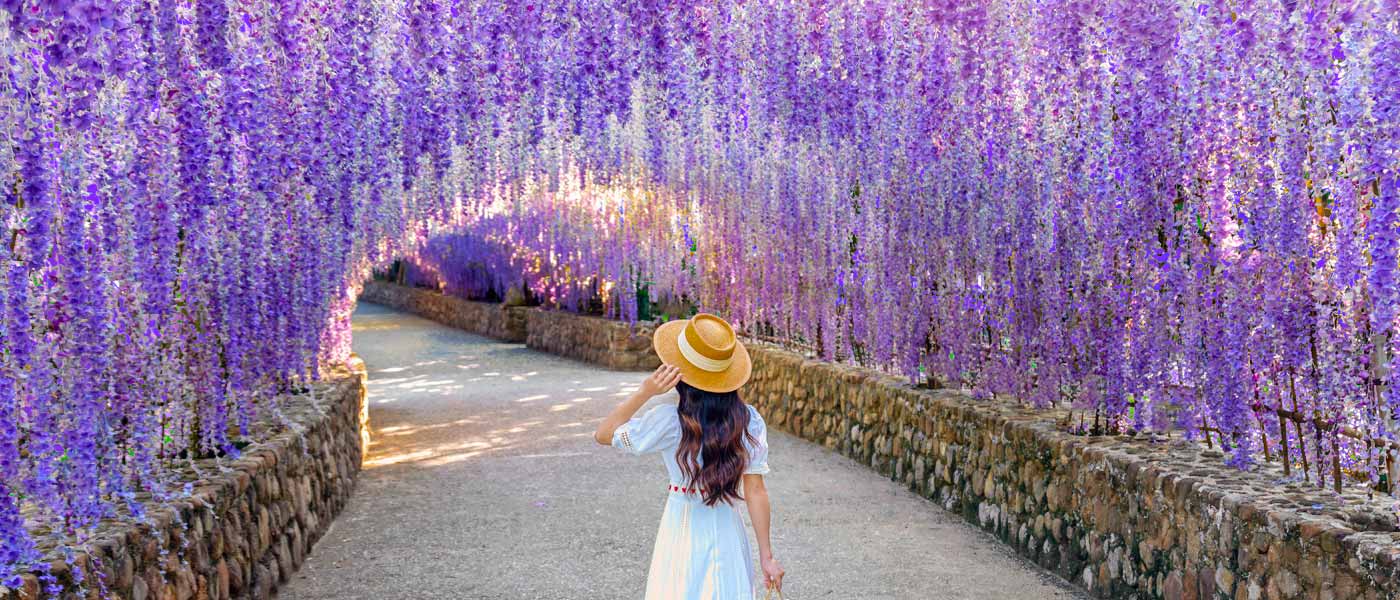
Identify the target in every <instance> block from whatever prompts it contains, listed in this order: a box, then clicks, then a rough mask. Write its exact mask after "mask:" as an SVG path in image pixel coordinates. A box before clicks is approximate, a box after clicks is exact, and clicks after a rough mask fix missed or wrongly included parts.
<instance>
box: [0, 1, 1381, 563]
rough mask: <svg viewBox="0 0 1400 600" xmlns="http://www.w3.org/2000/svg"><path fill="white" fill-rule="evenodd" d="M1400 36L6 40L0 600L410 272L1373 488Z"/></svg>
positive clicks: (1079, 11) (1, 160) (670, 26)
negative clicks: (389, 282) (393, 275)
mask: <svg viewBox="0 0 1400 600" xmlns="http://www.w3.org/2000/svg"><path fill="white" fill-rule="evenodd" d="M1397 11H1400V8H1397V7H1396V5H1395V3H1394V2H1393V1H1392V0H1313V1H1293V0H1287V1H1284V2H1279V1H1278V0H1232V1H1231V2H1224V1H1213V0H1201V1H1186V0H1109V1H1106V2H1105V1H1097V0H930V1H927V2H919V3H909V2H897V1H886V0H862V1H857V0H825V1H811V2H787V1H782V0H761V1H756V2H737V1H732V0H700V1H696V2H678V1H658V2H618V1H614V0H573V1H571V2H560V3H547V2H538V3H537V2H528V1H517V0H64V1H52V0H0V58H3V69H4V70H5V73H4V77H0V123H3V131H4V132H5V135H4V138H3V140H4V143H0V279H3V284H2V285H0V584H7V583H13V581H14V577H15V576H16V574H17V573H19V572H21V571H23V570H26V569H29V568H32V567H33V566H34V565H36V564H38V560H39V557H38V554H39V550H38V548H39V546H38V545H37V544H36V543H35V539H34V538H33V535H32V534H31V533H29V531H30V530H37V529H36V528H33V527H27V526H26V519H27V520H28V521H29V525H30V526H32V525H35V524H36V522H38V523H37V524H38V525H42V526H44V529H47V530H51V531H54V532H57V533H56V535H60V536H74V535H76V536H77V537H78V538H79V540H81V538H82V537H83V535H84V534H85V533H84V532H88V531H91V529H92V527H93V526H94V525H95V524H96V523H97V522H98V520H100V519H102V518H104V517H106V516H108V515H110V514H112V513H113V511H114V510H115V508H114V507H116V506H120V505H127V506H129V507H130V509H131V510H133V511H137V512H138V513H139V510H140V499H142V498H145V497H146V496H147V495H151V496H154V497H156V498H162V497H165V496H166V495H168V494H170V493H172V492H171V491H170V488H171V486H169V485H168V480H169V478H170V474H169V473H168V470H167V468H166V466H167V463H168V462H169V461H170V460H171V459H172V458H174V457H180V456H186V457H188V456H195V455H207V454H218V453H233V452H235V451H236V448H235V447H234V443H233V442H234V440H235V438H237V437H238V436H242V435H244V434H245V433H246V429H247V426H248V423H249V422H250V421H251V420H252V419H253V418H254V416H255V414H256V412H257V410H258V408H259V406H260V401H259V398H265V397H267V396H269V395H270V394H267V393H265V392H268V391H271V390H276V389H278V388H279V387H280V386H285V385H287V384H288V383H289V382H292V381H296V380H300V379H303V378H306V377H314V376H315V369H316V365H318V364H320V363H322V362H323V361H326V360H335V359H338V358H341V357H343V356H344V355H345V353H346V352H347V351H348V344H349V328H348V322H347V317H348V313H349V310H350V309H351V307H352V305H353V302H354V293H355V289H356V287H357V286H358V282H359V281H360V279H361V278H362V277H363V276H364V275H365V274H366V273H368V272H369V270H370V268H371V267H373V266H383V264H384V263H385V262H386V261H387V260H389V259H391V258H393V257H396V256H400V255H405V256H408V257H409V258H410V260H409V262H410V263H411V264H412V265H413V269H415V270H416V271H415V272H417V273H418V275H417V276H416V277H419V278H421V279H425V280H432V281H434V282H436V283H438V284H439V285H441V286H442V287H444V288H447V289H448V290H449V291H451V292H453V293H459V294H462V295H466V296H477V297H488V296H490V295H491V294H497V295H500V294H502V293H503V291H504V290H505V289H506V288H509V287H514V286H518V285H524V286H527V287H528V288H529V289H530V291H531V292H532V293H533V294H534V295H536V296H537V297H539V298H542V299H543V300H545V301H546V302H549V303H552V304H555V305H558V306H562V307H566V308H574V309H583V308H584V307H586V306H587V304H588V303H589V302H591V301H592V300H593V299H595V298H601V299H602V300H603V301H604V302H605V304H606V307H607V309H608V310H609V311H611V312H612V314H614V315H615V316H619V317H623V318H635V317H636V315H637V314H638V306H637V301H636V299H637V296H638V293H637V292H638V290H642V289H645V290H647V291H648V292H649V293H650V295H651V297H653V298H656V297H675V298H686V299H688V300H690V301H692V302H694V303H696V304H698V305H700V306H702V307H705V308H707V309H711V310H720V311H724V313H725V314H726V315H729V316H731V317H733V320H734V321H736V322H737V323H740V324H741V325H742V326H743V327H745V328H747V329H748V330H749V331H751V332H755V333H763V334H765V335H774V336H778V337H783V338H786V339H789V340H792V341H794V342H796V343H801V344H804V345H807V346H810V347H815V348H817V349H818V350H819V351H820V352H821V353H822V354H823V355H825V356H826V357H829V358H833V359H845V360H859V361H863V362H866V363H869V364H875V365H881V366H886V367H890V368H894V369H898V370H900V371H902V372H904V373H907V374H909V375H911V376H920V374H928V375H931V376H935V377H937V378H939V379H942V380H945V381H947V382H952V383H957V384H961V385H967V386H969V387H972V388H973V389H976V390H978V391H979V392H980V393H991V394H1010V395H1014V396H1016V397H1019V398H1022V399H1024V400H1026V401H1028V402H1032V403H1034V404H1036V405H1040V406H1048V405H1053V404H1059V403H1063V402H1073V403H1077V405H1079V406H1081V407H1085V408H1092V409H1095V410H1097V411H1099V412H1100V413H1102V414H1103V415H1105V416H1106V417H1107V418H1109V419H1113V420H1116V421H1118V422H1122V423H1125V424H1126V425H1127V426H1130V427H1133V428H1137V429H1146V428H1166V427H1173V426H1181V427H1185V428H1186V429H1187V430H1188V431H1197V430H1198V429H1200V428H1202V427H1205V428H1208V429H1209V430H1211V431H1216V432H1218V433H1217V434H1216V435H1217V436H1219V437H1218V439H1220V440H1221V441H1222V442H1223V443H1224V444H1226V445H1227V446H1228V447H1229V448H1230V449H1231V456H1232V461H1233V462H1234V463H1235V464H1238V465H1241V466H1247V465H1248V464H1250V463H1251V462H1252V461H1254V460H1255V459H1256V458H1257V457H1258V456H1259V455H1260V452H1261V451H1267V447H1266V444H1278V443H1279V442H1281V441H1283V439H1281V438H1280V435H1282V436H1283V438H1286V439H1288V441H1289V443H1291V444H1292V445H1293V447H1294V448H1299V447H1303V448H1305V449H1307V451H1308V452H1310V453H1311V455H1312V456H1313V457H1315V458H1314V460H1315V462H1316V464H1318V465H1320V464H1322V460H1321V457H1322V455H1323V453H1333V454H1343V455H1345V460H1346V461H1347V464H1348V466H1349V467H1354V468H1357V469H1361V470H1366V471H1370V472H1374V471H1375V469H1372V468H1371V467H1370V465H1373V464H1374V463H1375V462H1376V460H1377V459H1378V458H1379V454H1378V453H1379V452H1380V447H1379V446H1374V447H1373V446H1368V445H1365V444H1361V443H1359V442H1354V441H1344V442H1343V443H1342V444H1340V445H1338V444H1335V443H1333V444H1330V445H1329V444H1327V443H1325V442H1324V437H1327V438H1330V437H1332V433H1330V432H1336V431H1339V430H1341V428H1347V429H1348V430H1351V431H1357V432H1362V433H1363V434H1364V435H1366V436H1377V437H1388V438H1391V439H1394V437H1395V436H1394V433H1393V432H1392V431H1391V428H1390V420H1391V415H1392V414H1394V411H1395V409H1396V408H1400V386H1397V385H1395V383H1396V382H1395V379H1396V378H1397V375H1396V372H1397V371H1400V370H1398V369H1389V370H1388V369H1387V368H1386V366H1387V365H1388V363H1389V362H1390V357H1391V356H1392V355H1393V354H1394V353H1395V352H1396V350H1397V344H1400V335H1396V333H1397V332H1396V331H1395V330H1396V320H1397V315H1400V282H1397V275H1396V269H1397V261H1398V260H1400V258H1398V255H1400V239H1398V238H1400V21H1397V14H1396V13H1397ZM1278 409H1284V410H1289V411H1293V412H1294V413H1296V414H1301V415H1305V416H1306V418H1307V424H1306V425H1304V426H1297V427H1294V428H1292V429H1286V428H1281V424H1280V423H1279V422H1278V417H1277V416H1276V414H1277V410H1278ZM1280 431H1285V432H1286V433H1282V434H1280V433H1279V432H1280ZM1324 432H1329V433H1326V434H1324ZM21 515H25V516H24V517H22V516H21Z"/></svg>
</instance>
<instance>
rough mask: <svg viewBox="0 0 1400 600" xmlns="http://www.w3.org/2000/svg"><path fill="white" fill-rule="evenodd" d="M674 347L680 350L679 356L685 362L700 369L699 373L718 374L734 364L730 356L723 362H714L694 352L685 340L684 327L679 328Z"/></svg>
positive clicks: (688, 341)
mask: <svg viewBox="0 0 1400 600" xmlns="http://www.w3.org/2000/svg"><path fill="white" fill-rule="evenodd" d="M676 345H677V346H678V347H679V348H680V350H681V356H684V357H685V360H686V362H688V363H690V364H692V365H695V368H697V369H700V370H701V371H709V372H711V373H718V372H720V371H723V370H725V369H728V368H729V364H730V363H732V362H734V357H733V356H730V357H729V358H726V359H724V360H715V359H713V358H710V357H708V356H705V355H704V354H701V353H699V352H696V351H695V348H692V347H691V346H690V340H687V339H685V328H684V327H682V328H681V334H680V335H679V336H676Z"/></svg>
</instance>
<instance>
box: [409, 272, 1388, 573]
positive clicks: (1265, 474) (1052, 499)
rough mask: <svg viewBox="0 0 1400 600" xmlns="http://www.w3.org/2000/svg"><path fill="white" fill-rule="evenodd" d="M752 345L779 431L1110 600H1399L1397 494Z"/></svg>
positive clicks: (574, 319)
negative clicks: (1095, 429) (1231, 462)
mask: <svg viewBox="0 0 1400 600" xmlns="http://www.w3.org/2000/svg"><path fill="white" fill-rule="evenodd" d="M422 293H430V292H422ZM526 325H527V339H528V340H529V341H530V345H531V347H534V348H539V349H541V350H546V351H551V352H556V353H560V354H564V355H566V356H571V357H574V358H578V359H582V360H587V361H591V362H594V363H597V364H603V365H608V366H613V367H617V368H628V367H627V366H628V365H632V364H636V365H637V367H638V368H650V367H652V366H654V365H655V364H656V363H655V356H654V355H651V356H650V359H649V360H645V361H644V360H642V359H640V358H638V356H639V354H641V355H650V349H649V347H647V346H645V345H644V344H643V341H644V340H645V339H646V338H647V337H648V336H649V330H647V329H645V328H639V329H637V330H636V331H635V333H634V332H633V329H632V328H629V327H628V326H626V325H624V324H621V323H615V322H609V321H606V320H603V319H597V318H593V317H581V316H578V315H572V314H569V313H561V312H548V311H538V310H534V311H531V312H530V313H529V317H528V319H527V323H526ZM605 341H606V343H604V342H605ZM644 347H645V348H646V349H645V350H640V348H644ZM605 348H606V350H605ZM749 352H750V355H751V356H753V360H754V375H753V379H752V381H751V382H750V383H749V384H748V385H747V386H745V387H744V389H743V390H742V394H743V395H744V398H745V400H746V401H748V402H750V403H752V404H754V405H755V406H756V407H757V408H758V409H759V411H760V412H761V413H762V414H763V415H764V416H765V418H766V420H767V421H768V423H769V424H770V425H771V426H773V427H775V428H778V429H781V430H785V431H788V432H790V433H792V434H794V435H797V436H799V437H802V438H804V439H807V440H810V441H813V442H816V443H819V444H822V445H824V446H826V447H827V448H830V449H832V450H835V451H837V452H840V453H841V454H844V455H846V456H848V457H850V458H852V459H853V460H856V461H858V462H860V463H862V464H864V465H867V466H869V467H870V468H872V469H874V470H876V471H878V472H880V473H882V474H884V475H886V476H889V477H891V478H893V479H895V480H897V481H900V482H902V483H904V484H905V485H907V486H909V488H910V489H912V490H914V491H915V492H917V493H919V494H921V495H923V496H924V497H926V498H928V499H929V500H930V501H932V502H934V503H936V504H938V505H939V506H941V507H943V508H945V509H947V510H949V511H952V512H955V513H957V514H960V515H962V516H963V517H964V518H965V519H967V520H968V521H970V522H972V523H974V524H976V525H977V526H979V527H982V528H983V529H986V530H987V531H989V532H991V533H992V534H993V535H995V536H996V537H998V538H999V539H1001V540H1002V541H1003V542H1005V543H1007V544H1009V545H1010V546H1012V547H1013V548H1015V549H1016V551H1017V552H1019V553H1020V554H1022V555H1023V556H1026V557H1027V558H1029V559H1030V560H1033V561H1035V562H1036V563H1038V564H1040V565H1041V566H1043V567H1044V568H1046V569H1048V570H1050V571H1052V572H1055V573H1058V574H1059V575H1061V576H1063V577H1065V578H1066V579H1068V580H1070V581H1072V582H1074V583H1076V584H1078V585H1080V586H1082V587H1084V588H1085V589H1088V590H1090V591H1091V592H1092V593H1093V594H1094V595H1096V596H1098V597H1103V598H1144V599H1146V598H1154V599H1155V598H1166V599H1169V600H1183V599H1186V600H1207V599H1238V600H1258V599H1261V598H1262V599H1269V600H1279V599H1304V598H1306V599H1310V600H1311V599H1338V600H1340V599H1350V598H1364V599H1367V600H1381V599H1390V598H1400V582H1398V580H1400V572H1397V565H1400V533H1397V532H1396V517H1395V515H1394V513H1393V512H1392V511H1391V508H1390V503H1389V502H1388V501H1386V500H1383V499H1381V498H1369V497H1368V496H1367V494H1365V493H1364V492H1361V491H1357V490H1350V491H1347V492H1346V493H1345V494H1343V496H1342V497H1340V498H1339V497H1336V496H1334V495H1333V494H1331V493H1330V492H1327V491H1323V490H1319V489H1317V488H1316V487H1315V486H1312V485H1308V484H1305V483H1290V482H1288V481H1285V480H1284V478H1283V474H1282V472H1281V471H1280V470H1279V469H1277V468H1274V467H1271V466H1264V467H1261V468H1259V469H1257V470H1255V471H1251V472H1243V471H1239V470H1236V469H1233V468H1230V467H1227V466H1225V465H1224V462H1223V457H1222V456H1221V455H1220V453H1219V452H1218V451H1211V450H1207V449H1204V448H1201V447H1200V446H1199V445H1198V444H1195V443H1191V442H1187V441H1185V440H1182V439H1181V438H1180V437H1179V436H1168V437H1162V436H1154V437H1149V436H1137V437H1134V438H1127V437H1097V436H1095V437H1088V436H1075V435H1070V434H1068V433H1065V432H1062V431H1060V429H1059V428H1058V427H1057V426H1056V424H1055V421H1056V419H1057V418H1058V417H1060V416H1063V413H1062V412H1056V411H1038V410H1031V409H1027V408H1023V407H1020V406H1019V405H1017V404H1016V403H1014V402H1007V401H999V400H975V399H973V398H972V397H970V396H969V395H967V394H965V393H962V392H959V391H953V390H928V389H917V388H913V387H911V386H909V385H908V384H906V383H904V382H902V381H901V380H899V379H898V378H895V377H891V376H889V375H885V374H882V373H879V372H876V371H872V370H869V369H864V368H860V367H853V366H848V365H840V364H833V363H829V362H823V361H817V360H811V359H807V358H804V357H803V356H801V355H798V354H796V353H793V352H791V351H788V350H784V349H781V348H777V347H775V346H772V345H768V344H760V343H751V344H749ZM913 559H914V560H916V559H917V558H913Z"/></svg>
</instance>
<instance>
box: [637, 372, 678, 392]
mask: <svg viewBox="0 0 1400 600" xmlns="http://www.w3.org/2000/svg"><path fill="white" fill-rule="evenodd" d="M680 382H681V370H680V369H679V368H677V367H673V366H671V365H661V366H659V367H657V368H656V370H655V371H652V372H651V375H649V376H647V378H646V380H645V381H643V382H642V385H641V387H639V388H637V392H638V393H639V394H642V395H644V396H645V397H647V398H651V397H653V396H660V395H661V394H664V393H666V392H669V391H671V388H673V387H676V384H677V383H680Z"/></svg>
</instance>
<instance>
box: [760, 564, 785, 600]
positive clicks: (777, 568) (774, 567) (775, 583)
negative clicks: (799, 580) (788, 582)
mask: <svg viewBox="0 0 1400 600" xmlns="http://www.w3.org/2000/svg"><path fill="white" fill-rule="evenodd" d="M759 562H760V563H761V564H762V565H763V587H765V588H777V589H778V591H780V592H781V591H783V573H784V571H783V566H782V565H780V564H778V559H776V558H773V557H771V556H770V557H768V558H765V559H762V560H760V561H759Z"/></svg>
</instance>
